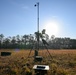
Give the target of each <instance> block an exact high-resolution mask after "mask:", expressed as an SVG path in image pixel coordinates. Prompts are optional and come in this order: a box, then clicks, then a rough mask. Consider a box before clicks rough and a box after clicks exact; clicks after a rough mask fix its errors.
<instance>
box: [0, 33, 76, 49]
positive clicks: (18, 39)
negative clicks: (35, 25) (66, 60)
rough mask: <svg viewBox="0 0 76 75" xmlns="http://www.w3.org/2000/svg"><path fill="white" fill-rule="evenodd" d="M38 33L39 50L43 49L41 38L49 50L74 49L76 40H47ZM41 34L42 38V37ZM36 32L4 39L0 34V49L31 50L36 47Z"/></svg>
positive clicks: (52, 37)
mask: <svg viewBox="0 0 76 75" xmlns="http://www.w3.org/2000/svg"><path fill="white" fill-rule="evenodd" d="M43 33H44V32H42V33H39V37H40V39H39V48H40V49H44V48H45V47H44V44H43V41H42V38H43V39H44V40H45V41H46V42H47V43H48V46H47V47H48V48H49V49H76V39H70V38H67V37H65V38H58V37H55V36H54V35H52V36H51V38H49V36H48V35H47V34H45V35H44V34H43ZM42 34H43V36H42ZM37 35H38V34H37V32H36V33H35V34H29V35H26V34H25V35H22V36H20V35H16V36H12V37H11V36H9V37H4V35H3V34H0V49H32V48H36V46H37Z"/></svg>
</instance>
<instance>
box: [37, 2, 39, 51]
mask: <svg viewBox="0 0 76 75" xmlns="http://www.w3.org/2000/svg"><path fill="white" fill-rule="evenodd" d="M37 6H38V50H39V2H38V3H37Z"/></svg>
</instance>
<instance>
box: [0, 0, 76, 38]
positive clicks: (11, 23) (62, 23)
mask: <svg viewBox="0 0 76 75" xmlns="http://www.w3.org/2000/svg"><path fill="white" fill-rule="evenodd" d="M37 2H39V3H40V5H39V9H40V15H39V17H40V22H39V25H40V30H42V29H43V28H45V27H44V26H45V25H47V24H46V23H47V22H51V21H52V20H54V22H55V21H56V22H58V24H57V27H58V34H57V35H55V36H56V37H70V38H76V33H75V32H76V0H0V34H1V33H2V34H4V35H5V36H15V35H17V34H19V35H24V34H34V32H36V31H37V7H34V5H35V4H36V3H37ZM51 28H52V27H50V30H52V29H53V30H54V31H55V30H56V29H54V28H52V29H51ZM47 30H48V29H47ZM47 30H46V31H47ZM47 34H48V33H47ZM52 34H53V33H50V35H52Z"/></svg>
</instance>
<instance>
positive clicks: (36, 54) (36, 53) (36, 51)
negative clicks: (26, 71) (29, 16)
mask: <svg viewBox="0 0 76 75" xmlns="http://www.w3.org/2000/svg"><path fill="white" fill-rule="evenodd" d="M35 6H37V50H35V57H36V56H38V50H39V2H37V4H35Z"/></svg>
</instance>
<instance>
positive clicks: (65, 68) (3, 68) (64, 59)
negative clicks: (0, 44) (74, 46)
mask: <svg viewBox="0 0 76 75" xmlns="http://www.w3.org/2000/svg"><path fill="white" fill-rule="evenodd" d="M3 51H6V52H7V51H8V52H11V53H12V54H11V56H1V52H3ZM29 52H30V50H0V75H34V71H33V69H32V68H33V66H34V65H35V64H45V65H49V66H50V70H49V71H48V74H47V75H76V50H49V52H50V54H51V56H52V57H50V55H49V53H48V52H47V50H39V55H41V56H43V61H42V62H34V58H33V56H34V51H32V52H31V54H30V56H29V58H27V57H28V55H29Z"/></svg>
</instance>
